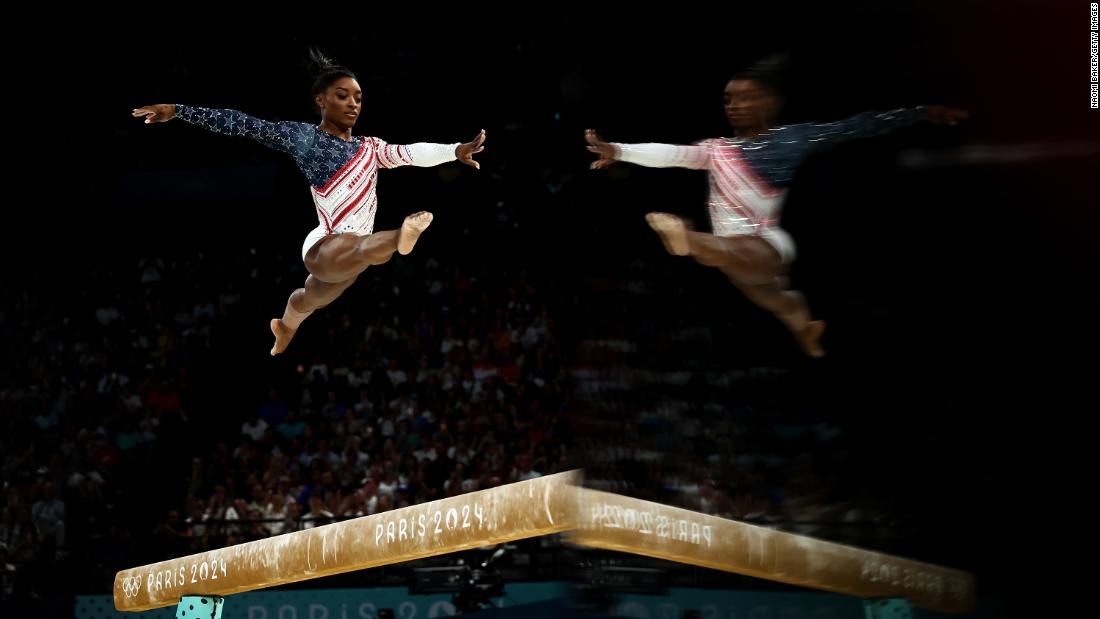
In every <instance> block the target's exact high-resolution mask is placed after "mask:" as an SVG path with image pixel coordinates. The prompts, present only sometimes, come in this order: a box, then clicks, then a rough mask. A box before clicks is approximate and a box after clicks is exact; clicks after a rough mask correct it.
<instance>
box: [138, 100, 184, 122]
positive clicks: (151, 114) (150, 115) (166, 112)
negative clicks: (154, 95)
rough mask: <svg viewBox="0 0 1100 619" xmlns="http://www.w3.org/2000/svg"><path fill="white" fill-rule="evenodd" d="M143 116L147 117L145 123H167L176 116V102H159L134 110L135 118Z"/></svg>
mask: <svg viewBox="0 0 1100 619" xmlns="http://www.w3.org/2000/svg"><path fill="white" fill-rule="evenodd" d="M142 116H144V117H145V124H149V123H166V122H168V121H170V120H172V119H173V118H175V117H176V104H175V103H158V104H156V105H146V106H145V107H139V108H137V109H135V110H134V112H133V117H134V118H141V117H142Z"/></svg>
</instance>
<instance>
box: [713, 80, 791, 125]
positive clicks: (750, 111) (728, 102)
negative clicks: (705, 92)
mask: <svg viewBox="0 0 1100 619" xmlns="http://www.w3.org/2000/svg"><path fill="white" fill-rule="evenodd" d="M723 100H724V101H725V108H726V120H728V121H729V123H730V125H732V126H733V128H734V129H761V128H766V127H767V126H768V125H770V124H771V122H772V119H774V118H775V116H776V114H778V113H779V107H780V105H782V104H783V99H782V98H780V97H779V96H778V95H776V94H775V93H774V92H772V90H771V89H770V88H768V87H767V86H765V85H763V84H761V83H760V82H757V81H755V80H730V82H729V83H728V84H726V90H725V92H724V93H723Z"/></svg>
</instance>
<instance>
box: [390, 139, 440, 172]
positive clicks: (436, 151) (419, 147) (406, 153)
mask: <svg viewBox="0 0 1100 619" xmlns="http://www.w3.org/2000/svg"><path fill="white" fill-rule="evenodd" d="M374 141H375V145H376V148H377V149H378V164H379V165H381V166H382V167H383V168H387V169H389V168H398V167H401V166H405V165H411V166H416V167H418V168H430V167H432V166H437V165H439V164H441V163H447V162H448V161H454V160H455V159H456V157H455V149H456V148H458V146H459V144H460V143H459V142H455V143H454V144H433V143H431V142H417V143H415V144H387V143H386V142H385V141H384V140H382V139H381V138H374Z"/></svg>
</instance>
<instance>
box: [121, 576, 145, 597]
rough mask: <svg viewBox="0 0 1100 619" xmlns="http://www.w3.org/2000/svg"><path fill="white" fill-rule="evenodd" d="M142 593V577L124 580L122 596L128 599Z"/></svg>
mask: <svg viewBox="0 0 1100 619" xmlns="http://www.w3.org/2000/svg"><path fill="white" fill-rule="evenodd" d="M138 593H141V576H130V577H128V578H123V579H122V594H123V595H125V596H126V597H128V598H132V597H137V594H138Z"/></svg>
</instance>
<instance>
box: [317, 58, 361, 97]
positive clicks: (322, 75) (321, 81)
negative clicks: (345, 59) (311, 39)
mask: <svg viewBox="0 0 1100 619" xmlns="http://www.w3.org/2000/svg"><path fill="white" fill-rule="evenodd" d="M309 61H310V70H311V72H312V73H313V74H314V75H315V76H316V77H315V78H314V80H313V94H315V95H319V94H321V93H322V92H324V91H325V89H326V88H328V87H329V86H332V83H333V82H335V81H336V80H338V79H340V78H343V77H350V78H351V79H356V77H355V74H354V73H352V72H351V69H349V68H347V67H344V66H340V65H338V64H336V63H334V62H332V60H331V59H329V58H328V57H326V56H325V55H324V54H322V53H321V52H320V51H319V50H316V49H312V48H311V49H310V50H309Z"/></svg>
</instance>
